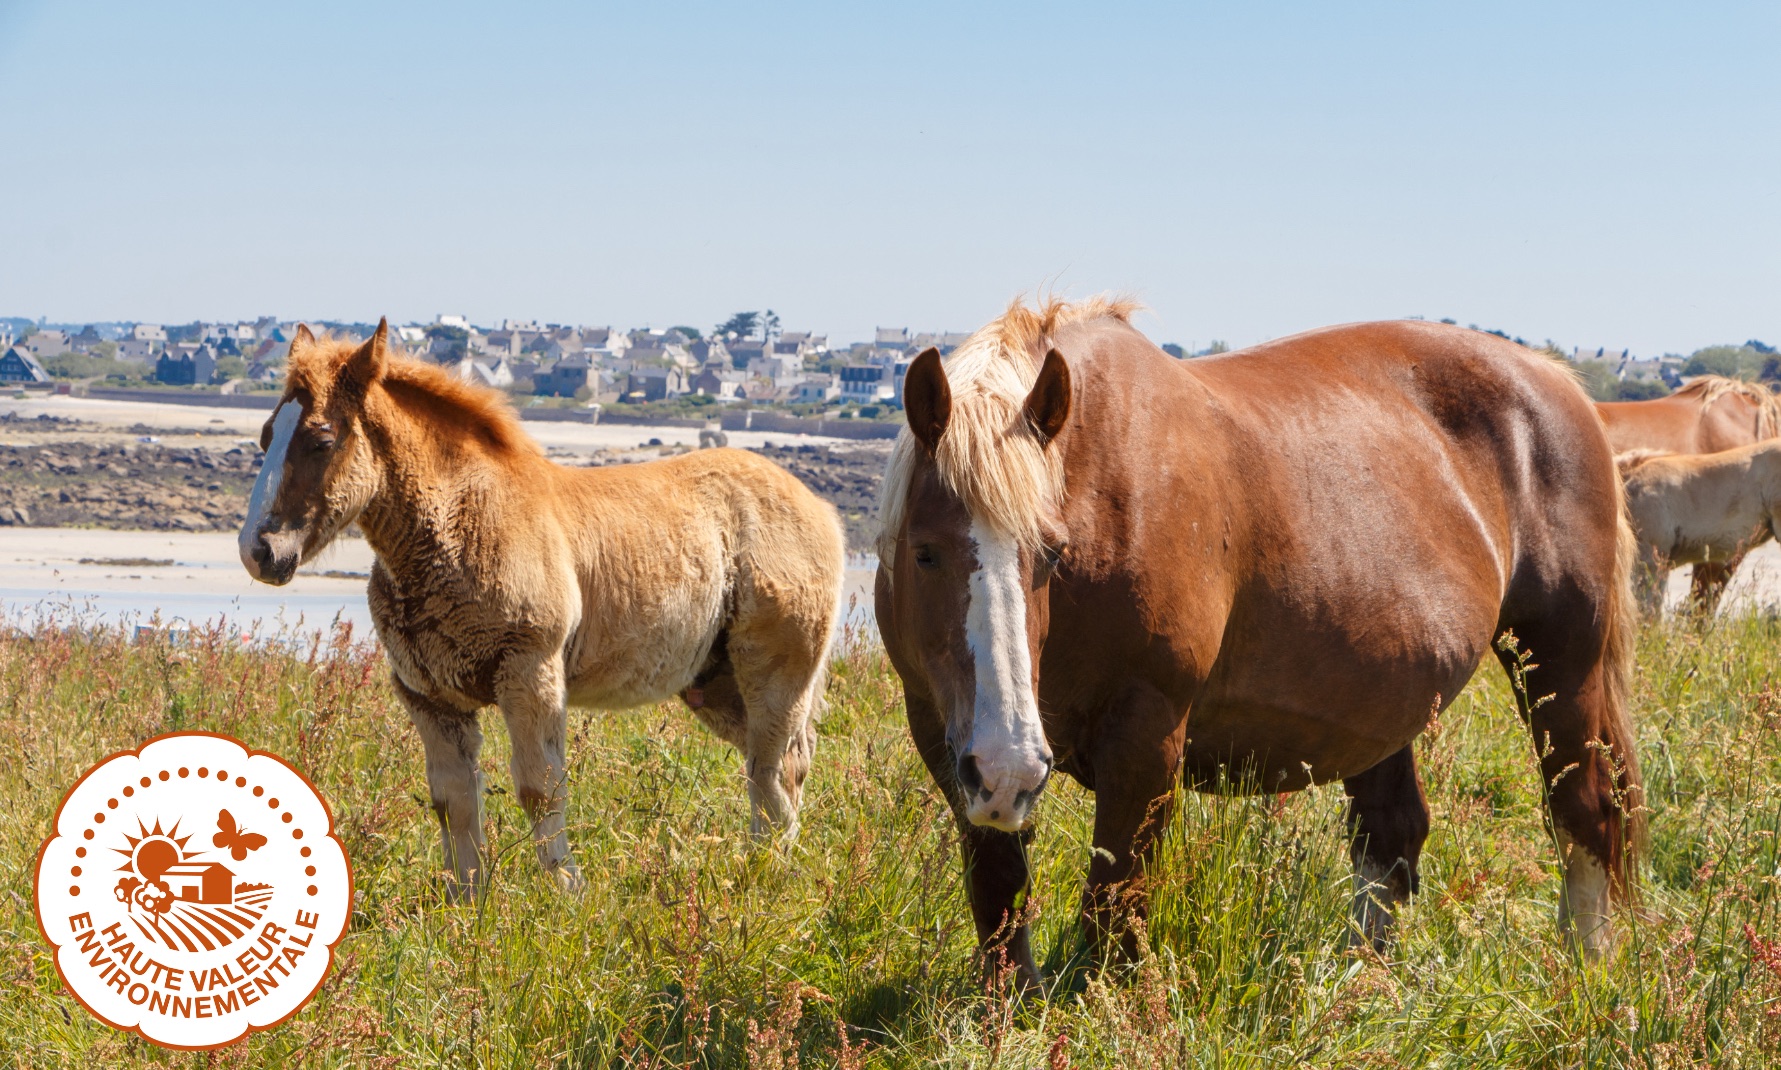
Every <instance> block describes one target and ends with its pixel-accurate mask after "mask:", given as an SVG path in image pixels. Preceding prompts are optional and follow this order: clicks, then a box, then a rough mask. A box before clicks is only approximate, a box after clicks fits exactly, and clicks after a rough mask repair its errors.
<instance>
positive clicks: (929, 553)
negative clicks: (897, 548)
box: [915, 546, 939, 568]
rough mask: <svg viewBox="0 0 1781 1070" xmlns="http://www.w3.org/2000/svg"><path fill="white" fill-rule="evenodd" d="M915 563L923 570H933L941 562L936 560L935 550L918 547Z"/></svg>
mask: <svg viewBox="0 0 1781 1070" xmlns="http://www.w3.org/2000/svg"><path fill="white" fill-rule="evenodd" d="M915 563H916V564H917V565H920V566H921V567H922V568H933V567H934V566H935V565H937V564H939V562H938V561H936V560H935V559H934V551H933V549H932V548H930V547H927V546H917V547H916V548H915Z"/></svg>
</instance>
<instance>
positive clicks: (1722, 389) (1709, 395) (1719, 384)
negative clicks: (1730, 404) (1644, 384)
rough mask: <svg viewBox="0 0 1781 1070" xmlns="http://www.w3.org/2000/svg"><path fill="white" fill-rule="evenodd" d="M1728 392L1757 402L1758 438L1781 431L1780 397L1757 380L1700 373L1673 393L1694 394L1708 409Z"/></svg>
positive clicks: (1674, 395)
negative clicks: (1757, 383) (1748, 381)
mask: <svg viewBox="0 0 1781 1070" xmlns="http://www.w3.org/2000/svg"><path fill="white" fill-rule="evenodd" d="M1727 394H1735V395H1737V396H1739V397H1742V398H1744V399H1746V400H1747V401H1750V402H1752V403H1753V404H1755V405H1756V437H1757V438H1759V439H1764V438H1774V437H1775V436H1776V435H1778V434H1781V398H1777V397H1776V396H1775V394H1774V392H1773V391H1771V390H1766V389H1764V388H1763V387H1760V386H1757V385H1756V384H1755V383H1747V382H1745V381H1744V380H1742V379H1730V378H1727V377H1726V376H1723V375H1697V376H1695V377H1694V378H1693V379H1690V380H1689V381H1688V382H1687V383H1686V384H1684V385H1683V387H1682V389H1680V390H1678V391H1676V392H1675V393H1674V394H1671V395H1670V396H1671V397H1678V398H1680V397H1692V398H1695V399H1696V400H1697V401H1699V403H1700V406H1701V408H1703V409H1705V408H1707V407H1709V406H1711V405H1712V404H1713V403H1714V402H1715V401H1718V400H1719V399H1720V398H1722V397H1725V396H1726V395H1727Z"/></svg>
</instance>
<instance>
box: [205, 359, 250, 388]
mask: <svg viewBox="0 0 1781 1070" xmlns="http://www.w3.org/2000/svg"><path fill="white" fill-rule="evenodd" d="M246 375H247V361H245V360H243V359H242V358H240V357H219V358H218V359H217V362H216V371H215V372H214V373H212V374H211V376H210V379H211V382H215V383H226V382H228V381H229V380H231V379H240V378H243V377H244V376H246Z"/></svg>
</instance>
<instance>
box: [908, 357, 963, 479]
mask: <svg viewBox="0 0 1781 1070" xmlns="http://www.w3.org/2000/svg"><path fill="white" fill-rule="evenodd" d="M903 412H904V413H905V414H906V415H907V416H908V418H909V430H910V431H911V432H913V433H914V434H915V438H916V441H918V442H920V443H921V444H922V446H923V447H925V448H926V449H927V451H928V455H929V456H933V454H934V451H935V450H937V449H939V448H940V436H942V435H944V434H946V425H947V423H948V422H949V421H951V419H952V387H951V386H950V385H948V384H947V382H946V369H945V368H944V367H942V366H941V364H940V351H939V350H938V349H935V348H934V347H933V346H929V347H928V348H926V349H924V350H922V351H921V356H919V357H916V358H915V360H914V361H913V362H912V363H911V364H910V365H909V371H908V372H906V373H905V374H904V376H903Z"/></svg>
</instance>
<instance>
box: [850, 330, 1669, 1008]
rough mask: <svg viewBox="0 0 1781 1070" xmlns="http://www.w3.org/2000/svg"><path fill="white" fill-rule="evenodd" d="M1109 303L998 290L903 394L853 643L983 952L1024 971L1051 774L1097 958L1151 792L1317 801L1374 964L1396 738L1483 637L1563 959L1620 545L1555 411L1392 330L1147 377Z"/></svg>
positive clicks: (1410, 760)
mask: <svg viewBox="0 0 1781 1070" xmlns="http://www.w3.org/2000/svg"><path fill="white" fill-rule="evenodd" d="M1131 308H1132V306H1130V305H1128V304H1125V303H1121V302H1113V301H1106V300H1095V301H1090V302H1086V303H1083V304H1079V305H1068V304H1064V303H1061V302H1052V303H1049V304H1047V305H1046V306H1044V307H1043V308H1042V309H1040V310H1038V311H1033V310H1029V309H1028V308H1025V307H1023V306H1022V305H1020V304H1019V303H1018V302H1017V303H1016V304H1015V305H1014V306H1013V307H1011V308H1010V310H1009V311H1008V313H1007V314H1006V315H1004V316H1003V317H1002V318H1001V319H999V320H997V321H995V322H993V323H991V324H990V325H989V326H987V327H985V328H984V329H983V330H981V331H979V332H977V333H976V334H975V335H973V336H972V338H971V339H970V341H969V342H967V343H966V345H964V346H963V347H962V348H960V349H959V350H958V351H956V352H954V353H953V354H952V355H951V356H950V357H949V358H947V359H945V360H942V359H941V358H940V356H939V354H938V353H937V352H936V351H934V350H932V349H930V350H927V351H926V352H924V353H922V354H921V356H919V357H918V358H916V360H915V362H914V363H913V364H912V365H911V366H910V368H909V372H908V378H907V379H906V380H905V384H904V397H905V405H906V411H907V415H908V421H909V426H908V431H907V433H906V434H904V435H903V436H902V437H901V438H900V439H899V440H898V442H897V444H896V446H895V449H894V452H893V455H892V459H891V462H890V465H889V468H888V471H887V474H886V479H885V491H884V495H885V496H884V501H883V503H882V513H881V515H882V519H883V524H884V527H883V533H882V535H881V541H880V546H879V553H880V565H879V570H878V578H877V588H876V609H877V616H878V626H879V628H880V630H881V631H882V633H883V636H884V642H885V647H886V649H887V651H888V653H889V655H890V658H891V662H892V664H893V665H894V667H895V668H896V670H897V673H898V674H899V675H900V676H901V677H902V682H903V688H904V695H905V699H906V708H907V713H908V719H909V728H910V731H911V733H912V734H913V736H914V740H915V745H916V747H917V749H918V750H919V751H920V753H921V756H922V758H923V760H924V761H925V762H926V764H927V766H928V769H929V770H930V772H931V773H932V775H933V777H934V779H935V781H936V782H937V783H938V784H939V785H940V787H941V788H942V789H943V791H944V792H945V795H946V797H947V799H948V800H949V801H950V803H951V805H952V807H953V809H954V812H955V814H956V816H957V819H958V825H959V828H960V831H961V834H962V845H963V852H964V862H965V871H966V875H967V876H966V879H967V884H968V890H969V898H970V903H971V911H972V914H973V917H974V920H975V922H976V927H977V933H978V937H979V940H980V942H981V943H982V945H983V946H984V948H985V950H986V951H991V950H996V949H1003V950H1005V951H1006V953H1007V954H1008V955H1009V957H1010V959H1011V960H1012V961H1013V963H1014V964H1016V966H1017V967H1018V969H1019V971H1020V974H1021V976H1022V978H1023V980H1024V982H1026V983H1027V984H1029V985H1030V984H1035V983H1037V980H1038V970H1037V966H1036V965H1035V962H1034V959H1033V956H1032V950H1031V946H1030V942H1029V938H1028V933H1027V928H1026V925H1025V923H1024V921H1023V920H1022V916H1021V915H1020V914H1019V913H1018V912H1017V911H1016V900H1017V898H1018V896H1019V893H1020V892H1021V890H1022V889H1023V888H1024V887H1025V885H1026V883H1027V879H1028V869H1027V863H1026V859H1025V851H1024V845H1025V843H1026V842H1027V840H1028V839H1029V838H1030V836H1031V835H1032V830H1033V826H1032V818H1033V812H1034V807H1035V805H1036V803H1037V802H1038V800H1039V798H1040V796H1041V793H1042V791H1043V790H1044V788H1045V785H1046V782H1047V780H1048V778H1049V777H1050V776H1051V774H1052V773H1053V772H1054V771H1061V772H1064V773H1067V774H1069V775H1070V776H1071V777H1074V778H1075V779H1076V780H1078V781H1079V782H1081V783H1082V784H1083V785H1084V786H1085V787H1087V788H1088V789H1090V790H1091V791H1093V792H1094V793H1095V816H1094V851H1093V856H1092V860H1091V861H1090V863H1089V869H1088V884H1087V889H1086V891H1085V893H1084V897H1083V911H1084V926H1085V931H1086V933H1087V935H1088V936H1089V937H1090V939H1091V941H1092V947H1093V950H1094V952H1095V955H1096V958H1097V959H1098V958H1100V957H1102V956H1103V955H1104V953H1105V952H1106V951H1107V950H1108V949H1109V943H1110V941H1113V940H1114V939H1115V937H1116V934H1117V942H1116V944H1115V945H1114V946H1113V948H1112V950H1114V951H1117V952H1119V953H1122V954H1125V955H1130V954H1131V953H1133V952H1134V951H1135V943H1134V937H1133V936H1132V930H1131V929H1129V928H1125V927H1124V926H1123V925H1122V924H1121V919H1122V916H1123V912H1124V911H1127V910H1130V911H1133V912H1136V913H1141V912H1142V911H1143V909H1144V897H1143V888H1142V876H1143V871H1144V868H1145V866H1146V864H1147V862H1148V861H1149V859H1150V857H1151V855H1152V852H1153V849H1154V847H1155V844H1156V842H1157V838H1158V834H1159V832H1160V831H1161V829H1162V826H1163V824H1164V823H1165V822H1166V821H1167V820H1168V818H1169V816H1170V811H1171V806H1172V799H1173V792H1174V791H1175V788H1176V785H1177V783H1178V782H1180V781H1181V780H1182V779H1183V778H1184V777H1185V779H1186V781H1187V783H1188V784H1189V785H1190V786H1192V787H1195V788H1199V789H1208V788H1213V787H1215V786H1217V785H1218V784H1220V783H1221V782H1225V783H1231V782H1236V783H1240V784H1242V785H1244V786H1246V787H1247V788H1249V789H1250V790H1255V791H1266V792H1277V791H1296V790H1299V789H1302V788H1305V787H1307V786H1309V785H1311V784H1320V783H1325V782H1328V781H1332V780H1341V781H1342V782H1343V784H1344V787H1345V789H1346V791H1347V793H1348V797H1349V801H1350V809H1349V816H1348V827H1349V830H1350V832H1351V835H1352V844H1351V852H1352V856H1353V860H1354V865H1355V869H1356V876H1355V889H1356V895H1355V904H1354V905H1355V929H1354V938H1355V939H1357V940H1367V941H1371V942H1372V943H1373V944H1374V945H1375V946H1379V947H1383V946H1384V945H1385V943H1386V940H1387V938H1388V935H1389V932H1390V926H1391V924H1392V907H1393V905H1394V904H1396V903H1399V902H1401V901H1403V900H1405V899H1406V898H1407V897H1408V896H1409V894H1410V893H1411V892H1413V891H1414V890H1415V889H1416V887H1417V860H1418V857H1419V855H1420V853H1421V849H1422V844H1423V840H1424V838H1425V837H1426V835H1427V832H1428V819H1429V811H1428V807H1427V805H1426V804H1425V802H1424V797H1423V794H1422V788H1421V785H1420V783H1419V781H1418V778H1417V772H1416V759H1415V752H1414V750H1413V749H1412V746H1411V744H1412V741H1413V740H1414V739H1415V738H1416V737H1417V735H1419V734H1420V733H1421V732H1422V730H1423V729H1424V727H1425V726H1426V725H1427V724H1428V723H1429V721H1430V719H1431V718H1432V717H1433V716H1434V715H1435V713H1436V712H1437V711H1438V710H1440V709H1442V708H1444V707H1446V705H1447V704H1448V703H1450V702H1451V701H1452V700H1453V698H1454V696H1455V695H1458V694H1459V692H1460V690H1461V689H1462V688H1463V687H1465V685H1466V682H1467V680H1469V679H1470V678H1471V676H1472V674H1473V672H1474V670H1475V669H1476V668H1477V667H1478V664H1479V662H1480V661H1481V660H1482V659H1483V658H1484V657H1485V656H1486V654H1488V653H1490V652H1492V651H1493V648H1494V649H1495V650H1496V651H1497V653H1498V656H1499V658H1501V659H1502V660H1503V661H1504V662H1505V664H1506V665H1508V666H1510V667H1512V668H1513V667H1515V666H1516V665H1517V661H1516V655H1515V654H1514V653H1513V652H1512V651H1513V649H1514V648H1513V647H1512V645H1511V644H1508V643H1506V642H1505V643H1502V644H1500V645H1499V644H1498V640H1499V637H1502V636H1503V635H1504V633H1506V632H1513V633H1514V636H1515V640H1516V643H1518V644H1519V650H1520V651H1521V654H1522V656H1524V657H1527V658H1528V659H1529V660H1528V661H1527V662H1526V663H1524V664H1522V665H1521V666H1520V668H1521V670H1522V671H1523V672H1524V673H1525V677H1526V679H1527V684H1528V687H1529V688H1530V689H1531V690H1530V691H1529V692H1528V695H1527V696H1524V697H1523V699H1521V710H1522V714H1523V716H1524V717H1525V718H1527V719H1528V720H1529V721H1530V727H1531V729H1532V733H1533V737H1534V741H1535V746H1536V750H1537V751H1538V752H1539V755H1540V766H1541V769H1542V771H1543V775H1544V777H1545V778H1546V781H1547V783H1548V785H1550V788H1549V790H1548V791H1547V792H1546V794H1547V801H1548V807H1549V817H1550V820H1551V822H1552V825H1553V830H1554V832H1555V834H1556V838H1557V841H1558V844H1559V846H1560V857H1561V860H1562V864H1563V867H1564V891H1563V894H1562V896H1561V904H1562V905H1561V916H1560V921H1561V925H1564V926H1565V927H1566V928H1567V931H1569V932H1570V933H1571V934H1572V937H1573V939H1575V940H1576V941H1577V942H1578V943H1579V944H1580V945H1581V947H1582V950H1583V951H1584V953H1586V954H1589V955H1595V954H1599V953H1600V952H1601V951H1602V950H1604V949H1605V948H1606V947H1607V946H1608V945H1609V943H1610V937H1611V930H1610V923H1609V918H1608V915H1609V906H1610V899H1611V897H1612V898H1614V899H1619V898H1622V897H1624V896H1625V895H1626V894H1627V893H1629V891H1630V889H1631V881H1632V878H1633V861H1634V857H1633V856H1634V851H1635V849H1636V844H1637V843H1638V835H1637V816H1636V815H1637V813H1638V807H1637V805H1636V800H1637V798H1638V789H1639V776H1638V766H1637V763H1636V759H1635V756H1634V751H1633V733H1632V728H1631V725H1630V723H1629V721H1628V719H1627V711H1626V690H1627V674H1628V670H1629V668H1630V659H1631V651H1632V644H1633V639H1634V628H1635V621H1634V615H1633V613H1632V601H1631V598H1630V594H1629V591H1628V582H1627V573H1628V569H1629V566H1630V560H1631V556H1632V549H1633V548H1632V541H1631V536H1630V533H1629V531H1628V529H1627V526H1626V523H1625V521H1624V519H1623V516H1622V503H1621V484H1620V480H1619V477H1618V475H1617V474H1616V472H1615V469H1614V460H1613V457H1612V456H1611V455H1610V453H1609V451H1608V444H1607V441H1606V440H1605V438H1604V437H1603V435H1602V430H1601V425H1600V423H1599V421H1598V420H1597V419H1596V416H1595V413H1594V411H1593V410H1592V409H1591V407H1590V403H1589V399H1588V398H1587V397H1586V396H1585V395H1584V393H1583V391H1582V389H1581V388H1580V387H1579V386H1578V385H1577V383H1576V381H1575V380H1574V379H1573V378H1572V376H1571V375H1570V374H1569V373H1568V372H1567V371H1566V370H1565V369H1564V368H1563V367H1562V366H1561V365H1559V364H1557V363H1554V362H1552V361H1550V360H1547V359H1545V358H1543V357H1540V356H1537V355H1536V354H1534V353H1532V352H1530V351H1528V350H1526V349H1524V348H1522V347H1521V346H1518V345H1514V344H1512V343H1510V342H1506V341H1502V340H1500V339H1498V338H1495V337H1493V336H1491V335H1487V334H1483V333H1480V332H1477V331H1468V330H1463V329H1461V328H1457V327H1445V326H1440V325H1436V324H1428V323H1410V322H1398V323H1373V324H1362V325H1358V326H1347V327H1332V328H1328V329H1325V330H1320V331H1313V332H1311V333H1308V334H1302V335H1298V336H1295V337H1292V338H1287V339H1283V340H1281V341H1276V342H1271V343H1268V344H1266V345H1262V346H1258V347H1256V348H1254V349H1250V350H1246V351H1244V352H1241V353H1232V354H1229V355H1226V356H1221V357H1214V358H1209V359H1203V360H1193V361H1180V360H1173V359H1170V358H1169V357H1168V356H1166V355H1164V354H1163V353H1162V351H1160V350H1159V349H1157V347H1156V346H1154V345H1152V344H1151V343H1150V342H1149V341H1148V340H1147V339H1145V338H1144V336H1143V335H1141V334H1139V333H1138V332H1137V331H1136V330H1134V329H1133V328H1132V327H1131V326H1129V325H1128V324H1127V322H1126V318H1127V315H1128V313H1129V311H1130V309H1131ZM1530 666H1537V667H1533V668H1531V669H1530V668H1529V667H1530ZM1529 699H1531V701H1529ZM1530 706H1531V707H1532V708H1531V709H1530V708H1529V707H1530ZM1221 772H1223V773H1225V774H1227V777H1225V778H1223V779H1222V781H1221Z"/></svg>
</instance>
